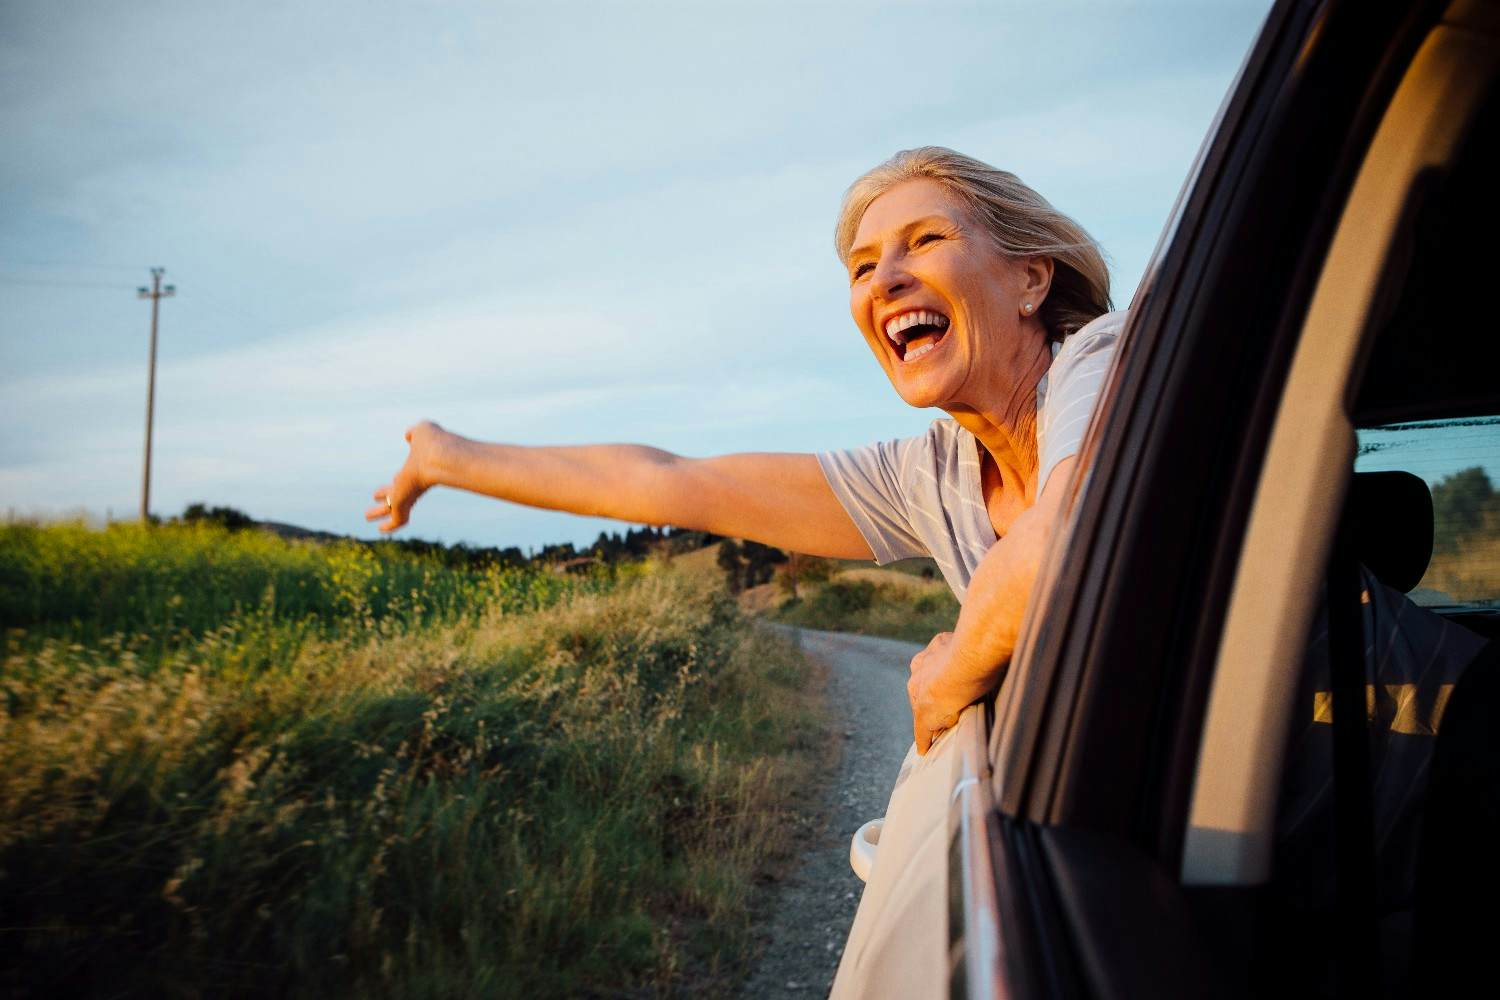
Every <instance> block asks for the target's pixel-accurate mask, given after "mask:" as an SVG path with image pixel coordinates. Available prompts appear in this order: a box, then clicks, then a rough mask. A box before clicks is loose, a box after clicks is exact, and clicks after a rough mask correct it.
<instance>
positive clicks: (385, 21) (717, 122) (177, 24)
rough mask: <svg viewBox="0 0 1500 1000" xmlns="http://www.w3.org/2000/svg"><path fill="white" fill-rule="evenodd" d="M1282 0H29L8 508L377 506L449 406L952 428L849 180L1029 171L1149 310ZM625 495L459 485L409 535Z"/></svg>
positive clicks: (511, 435) (312, 523)
mask: <svg viewBox="0 0 1500 1000" xmlns="http://www.w3.org/2000/svg"><path fill="white" fill-rule="evenodd" d="M1269 6H1270V5H1269V2H1267V0H1255V2H1250V0H1246V2H1237V0H1219V2H1215V0H1200V2H1196V3H1147V2H1138V3H1136V2H1109V3H1104V2H1095V3H1069V2H1049V3H1045V4H1039V3H1012V2H1003V0H992V2H988V3H944V2H936V0H934V2H903V3H880V2H859V3H845V2H833V0H826V2H819V0H811V2H809V0H803V2H799V3H736V2H727V0H724V2H717V3H675V4H656V3H650V2H632V3H595V4H582V3H568V2H558V3H547V4H542V3H526V4H517V3H502V2H490V3H464V2H436V0H428V2H408V3H403V4H395V3H373V2H369V0H361V2H353V0H348V2H344V0H338V2H335V0H328V2H319V3H311V4H308V3H297V4H293V3H280V2H274V0H263V2H260V3H256V4H223V3H217V4H202V3H192V4H190V3H152V2H141V3H136V4H131V5H119V4H111V3H105V2H102V0H100V2H93V3H83V2H80V3H66V4H60V3H54V2H46V0H8V2H7V3H5V4H4V5H0V134H3V135H4V136H5V137H6V140H5V142H4V143H3V144H0V192H3V194H0V198H3V202H4V209H3V211H0V302H3V308H0V421H3V426H4V427H5V428H6V433H5V434H4V435H0V508H3V509H5V510H7V511H9V512H10V513H11V514H12V516H42V517H55V516H66V515H70V514H75V513H83V514H86V515H87V516H90V517H92V518H94V519H104V518H106V517H112V518H114V519H126V518H131V517H134V516H135V515H136V512H137V510H138V507H139V502H140V500H139V498H140V488H141V465H142V450H143V443H144V434H145V427H144V425H145V395H146V373H147V353H148V342H149V319H150V303H149V302H146V301H142V300H140V299H138V298H137V294H136V289H137V288H138V287H139V286H141V285H144V284H149V281H150V277H149V273H148V268H150V267H152V266H161V267H164V268H166V272H167V273H166V279H165V280H166V281H167V282H170V283H172V284H174V285H175V286H176V295H175V297H173V298H170V299H166V300H163V302H162V304H161V320H160V330H159V337H160V341H159V346H158V366H157V383H156V413H155V436H154V444H153V471H152V486H151V490H152V493H151V496H152V504H151V506H152V511H153V512H154V513H156V514H158V515H162V516H171V515H174V514H178V513H180V512H181V511H182V509H183V507H185V506H186V505H187V504H190V503H194V502H202V503H206V504H209V505H225V506H231V507H235V508H238V509H240V510H243V511H245V512H247V513H249V514H250V515H251V516H252V517H255V518H257V519H260V520H273V521H282V522H288V523H293V524H298V525H302V526H304V527H308V528H315V529H320V530H324V531H332V532H336V533H340V534H348V535H353V536H356V537H363V538H374V537H378V532H377V531H376V529H375V527H374V526H373V525H370V524H367V523H366V522H365V521H364V519H363V511H364V509H365V507H366V506H368V505H369V503H370V494H371V492H372V491H373V490H374V489H375V487H377V486H380V485H382V484H384V483H386V482H388V481H389V479H390V478H391V476H392V474H393V473H394V472H395V471H396V469H397V468H399V467H400V465H401V463H402V462H403V461H404V459H405V456H406V450H407V449H406V444H405V442H404V441H403V439H402V434H403V431H404V430H405V429H406V428H407V427H408V426H410V425H411V424H413V423H415V422H416V421H417V420H420V419H423V418H427V419H432V420H436V421H438V422H439V423H441V424H443V425H444V426H445V427H448V428H450V429H452V430H455V431H457V432H459V433H462V434H464V435H466V436H469V437H473V438H478V439H482V440H488V441H505V442H511V443H519V444H537V445H542V444H576V443H586V442H601V441H628V442H637V443H644V444H651V445H655V446H657V447H661V448H666V449H669V450H671V451H675V452H678V453H681V454H686V455H711V454H720V453H725V452H733V451H746V450H754V451H773V450H774V451H782V450H786V451H819V450H824V449H830V448H842V447H852V446H855V445H859V444H863V443H866V442H869V441H873V440H880V439H886V438H894V437H902V436H906V435H910V434H915V433H919V432H920V431H921V430H922V429H924V428H925V427H926V426H927V424H928V423H929V422H930V421H931V420H932V419H934V418H937V417H941V416H942V414H941V413H940V412H937V411H932V410H926V411H918V410H914V409H911V408H909V407H907V406H906V405H905V404H904V403H902V402H901V401H900V399H899V398H897V397H896V395H895V393H894V391H893V390H892V389H891V387H890V384H889V383H888V382H887V381H886V379H885V376H884V375H883V374H882V372H881V370H880V368H879V366H878V365H877V363H876V361H875V359H874V357H873V356H872V355H871V354H870V352H869V349H868V348H867V347H866V346H865V344H864V342H863V340H862V338H861V337H860V335H859V333H858V331H857V329H856V328H855V326H854V324H853V321H852V320H851V319H850V318H849V313H848V281H847V277H846V275H845V273H844V271H843V270H842V268H841V266H840V265H839V263H838V260H837V258H836V257H835V255H834V252H833V249H832V232H833V223H834V216H835V214H836V212H837V208H838V204H839V200H840V198H841V196H842V194H843V191H844V189H845V188H846V187H847V186H848V184H849V183H850V182H851V181H853V180H854V179H855V178H856V177H857V176H858V175H859V174H860V173H862V172H863V171H864V170H866V169H868V168H870V167H872V166H874V165H875V164H877V163H879V162H880V161H882V160H884V159H885V158H887V157H888V156H890V155H891V154H892V153H893V152H895V151H896V150H899V149H903V148H909V147H912V146H919V145H944V146H949V147H952V148H954V149H957V150H960V151H962V152H965V153H968V154H970V155H972V156H976V157H978V158H979V159H982V160H985V161H986V162H989V163H991V164H994V165H995V166H999V167H1003V168H1005V169H1008V170H1011V171H1014V172H1015V173H1017V174H1018V175H1019V176H1020V177H1021V178H1022V179H1023V180H1024V181H1026V182H1027V183H1028V184H1030V185H1031V186H1032V187H1033V188H1035V189H1036V190H1038V191H1039V192H1041V193H1042V194H1043V195H1044V196H1045V197H1046V198H1048V199H1049V200H1050V201H1051V202H1052V203H1053V204H1054V205H1056V206H1057V207H1058V208H1060V209H1061V210H1063V211H1064V212H1066V213H1068V214H1070V215H1072V216H1073V217H1074V218H1075V219H1077V220H1078V221H1079V222H1081V223H1082V224H1083V225H1084V227H1085V228H1086V229H1088V230H1089V231H1090V232H1091V233H1092V234H1093V235H1094V236H1095V237H1096V238H1097V239H1098V240H1099V241H1100V243H1101V244H1102V245H1103V247H1104V250H1105V253H1106V256H1107V258H1108V260H1109V261H1110V263H1111V271H1112V276H1113V284H1114V299H1115V304H1116V306H1117V307H1121V308H1123V307H1125V306H1128V304H1129V302H1130V299H1131V296H1132V294H1133V292H1134V289H1135V287H1136V285H1137V284H1138V283H1139V281H1140V278H1141V275H1142V274H1143V272H1144V270H1145V268H1146V266H1147V262H1148V260H1149V258H1150V255H1151V252H1152V250H1153V248H1154V246H1155V244H1156V241H1157V238H1158V236H1159V235H1160V232H1161V229H1162V227H1163V225H1164V224H1165V222H1166V220H1167V217H1168V215H1169V213H1170V211H1171V208H1172V205H1173V203H1174V201H1175V199H1176V197H1177V195H1178V193H1179V190H1180V189H1181V187H1182V184H1183V182H1184V180H1185V178H1186V176H1187V174H1188V172H1189V170H1190V168H1191V166H1192V163H1193V160H1194V157H1195V155H1196V154H1197V152H1198V149H1199V147H1200V145H1201V144H1202V142H1203V140H1204V137H1205V135H1206V133H1207V131H1208V129H1209V128H1210V125H1211V124H1212V122H1213V119H1214V116H1215V114H1216V112H1217V111H1218V108H1219V106H1220V103H1221V102H1222V100H1223V98H1224V96H1225V94H1226V92H1227V90H1228V89H1229V87H1230V85H1231V83H1232V81H1233V79H1234V76H1235V74H1236V72H1237V71H1238V69H1239V67H1240V65H1241V63H1242V61H1243V59H1244V57H1245V54H1246V52H1247V51H1248V50H1249V47H1250V46H1251V44H1252V42H1253V41H1254V38H1255V35H1256V33H1257V32H1258V31H1259V29H1260V26H1261V24H1262V22H1263V21H1264V19H1265V15H1266V12H1267V10H1268V9H1269ZM623 527H624V526H623V525H617V524H613V523H611V522H605V521H601V520H598V519H591V518H580V517H574V516H572V515H568V514H562V513H556V512H548V511H536V510H530V509H527V508H523V507H519V506H515V505H512V504H508V503H503V502H500V501H496V500H493V499H490V498H485V497H479V496H475V495H472V494H466V493H462V492H459V491H454V490H448V489H437V490H434V491H432V492H431V493H429V494H428V495H427V496H426V497H424V498H423V499H422V500H421V501H420V502H419V503H418V504H417V506H416V507H415V509H414V510H413V513H412V519H411V523H410V524H409V525H408V526H407V527H405V528H403V529H402V530H401V532H399V533H398V536H405V537H413V538H427V539H433V540H438V541H444V542H449V543H452V542H459V541H466V542H468V543H470V544H477V545H502V546H505V545H519V546H521V547H523V548H527V547H539V546H540V545H542V544H545V543H548V542H558V541H573V542H575V543H578V544H585V543H587V542H590V541H592V540H593V538H594V537H595V536H596V535H597V534H598V533H599V531H600V530H601V529H603V528H608V529H617V528H618V529H623Z"/></svg>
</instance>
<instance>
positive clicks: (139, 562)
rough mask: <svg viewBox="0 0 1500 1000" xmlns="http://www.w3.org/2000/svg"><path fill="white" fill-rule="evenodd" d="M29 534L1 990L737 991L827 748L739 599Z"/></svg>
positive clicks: (5, 732)
mask: <svg viewBox="0 0 1500 1000" xmlns="http://www.w3.org/2000/svg"><path fill="white" fill-rule="evenodd" d="M16 527H17V526H7V529H6V530H7V531H8V532H9V533H8V534H5V535H4V536H0V538H3V544H0V566H3V567H4V573H5V580H4V586H5V591H6V596H5V601H6V602H7V603H6V604H5V605H4V606H5V608H6V609H7V611H6V613H7V616H9V615H10V614H11V609H13V608H17V607H19V608H22V609H29V611H28V613H29V614H30V619H29V622H30V626H29V627H25V628H23V627H17V626H15V625H14V624H13V620H12V619H10V618H9V617H7V624H11V625H12V627H11V628H10V630H9V631H8V633H7V637H6V640H5V641H6V648H5V660H4V665H3V671H0V699H3V706H4V709H5V711H4V712H3V713H0V954H3V955H4V956H5V960H4V961H0V991H4V992H6V993H8V994H11V995H19V996H50V995H60V994H68V993H80V992H82V993H98V994H100V995H120V994H126V993H133V994H141V995H156V994H161V995H167V996H194V995H256V996H260V995H266V994H282V993H284V994H290V995H299V996H325V995H339V996H401V997H440V996H517V995H525V996H577V995H652V994H668V995H671V994H676V993H685V992H689V991H691V992H694V993H697V992H707V993H710V994H714V993H719V994H722V993H727V992H730V991H732V988H733V985H734V983H735V977H736V976H737V974H738V973H739V972H740V971H741V970H742V967H743V963H744V962H745V960H746V956H747V955H748V952H749V947H750V935H749V928H750V923H749V919H750V918H749V913H748V910H747V906H746V900H747V899H748V898H750V897H751V896H752V890H753V886H754V881H755V877H756V873H757V871H760V870H763V869H764V867H765V865H766V864H767V863H768V861H769V860H771V859H773V858H775V857H777V856H779V855H780V854H781V853H783V852H785V851H787V850H789V843H788V837H789V833H788V832H787V831H788V830H789V829H790V828H791V827H792V824H791V823H789V822H788V819H789V817H790V816H791V814H792V812H793V809H794V807H793V800H794V796H795V795H796V793H797V791H798V789H799V787H800V785H801V783H802V782H804V781H805V780H806V779H805V775H806V774H808V773H809V771H810V770H811V769H812V768H811V765H810V763H809V762H810V760H811V759H812V757H813V755H814V747H813V744H814V743H815V741H816V739H817V734H818V733H820V732H821V728H822V725H821V719H820V715H819V705H818V703H817V701H816V698H815V696H814V695H813V694H811V693H810V691H809V683H808V674H807V671H806V668H805V665H804V664H803V663H802V661H801V660H800V658H799V656H798V654H797V653H796V651H795V650H794V649H793V648H791V647H790V646H788V645H787V644H786V643H785V642H784V641H783V640H780V639H777V638H776V637H774V636H771V635H768V634H766V633H765V632H763V631H761V630H756V629H754V628H753V627H752V626H751V623H749V622H748V621H747V620H746V619H744V618H743V617H742V616H741V615H740V613H739V612H738V610H737V609H736V607H735V605H734V604H733V602H732V601H731V600H730V599H728V598H727V597H726V596H725V595H723V594H716V593H706V592H704V591H703V589H702V588H701V587H695V586H693V585H691V584H689V583H687V582H685V581H683V580H682V579H680V578H677V577H675V576H672V575H670V574H664V573H659V572H652V571H650V570H638V571H635V572H633V573H629V574H625V578H623V579H619V580H616V581H609V580H604V579H593V580H589V579H582V580H575V579H571V578H565V577H551V575H550V574H547V575H546V577H551V578H550V579H549V578H544V577H542V576H539V575H531V576H527V575H526V574H520V575H512V576H509V577H506V578H504V580H503V581H502V580H500V579H498V578H496V577H493V576H483V577H479V578H465V577H464V575H463V574H456V575H454V576H443V575H442V574H440V573H439V572H438V569H437V568H435V567H434V566H432V565H430V564H423V563H422V562H421V561H420V560H415V561H412V562H410V563H409V564H402V563H399V562H398V561H397V560H396V559H395V558H394V557H390V558H387V557H386V556H385V555H384V554H383V553H380V552H378V551H377V552H376V553H372V554H370V555H368V556H366V555H362V554H359V553H357V552H355V551H353V550H352V549H350V548H349V547H346V546H331V547H319V546H316V545H309V544H307V543H291V542H285V541H282V540H279V539H273V538H266V537H264V536H255V535H248V534H244V533H241V534H236V535H233V536H231V535H228V534H225V533H219V534H212V533H207V534H193V533H185V532H179V531H177V530H176V529H173V530H170V531H163V530H161V529H157V530H156V531H146V530H142V529H135V532H136V533H135V534H131V533H130V532H128V531H124V530H121V529H118V528H117V529H112V530H111V531H109V532H103V533H93V534H92V535H90V534H89V533H87V531H86V529H81V528H78V527H76V526H61V527H49V528H31V529H25V530H14V529H16ZM197 530H203V529H197ZM52 532H56V534H55V535H52V536H51V537H49V533H52ZM39 554H45V558H43V556H42V555H39ZM48 560H50V562H49V561H48ZM372 561H373V562H372ZM325 563H329V564H331V565H325ZM372 565H373V566H374V568H373V569H372V568H371V566H372ZM18 566H21V567H33V568H34V571H23V572H21V573H19V574H17V571H16V567H18ZM351 567H355V569H352V570H351ZM358 567H364V568H362V569H360V568H358ZM351 572H357V573H366V574H368V575H366V576H365V577H363V580H364V582H363V583H359V582H354V583H351V582H349V581H350V579H351V578H350V576H349V575H348V574H349V573H351ZM198 573H206V574H209V575H212V576H213V578H214V579H215V580H216V581H217V582H216V584H215V585H214V587H213V588H209V587H205V586H201V585H196V586H195V585H193V581H194V580H196V579H198V577H197V576H196V575H195V574H198ZM391 576H394V577H395V578H396V579H397V580H398V581H399V583H393V582H392V581H391V579H390V577H391ZM89 580H92V581H93V582H94V585H95V587H96V588H97V589H99V590H101V591H102V590H108V591H109V593H110V594H111V597H110V600H108V601H104V602H101V603H100V604H99V606H98V607H97V608H93V607H91V606H90V604H89V602H88V601H87V599H86V598H85V597H82V596H78V595H80V594H83V593H86V592H87V587H86V585H85V582H86V581H89ZM268 580H271V581H274V591H273V587H272V585H271V584H269V583H268V582H267V581H268ZM416 580H425V581H428V582H429V583H430V584H431V586H432V590H431V591H428V590H422V589H421V588H420V587H418V586H413V587H412V588H411V589H417V590H418V593H417V595H416V596H415V597H410V596H409V594H408V593H407V589H406V588H407V585H408V584H411V583H412V582H413V581H416ZM80 581H85V582H80ZM101 581H106V583H101ZM289 581H290V582H291V583H292V584H293V586H287V584H288V582H289ZM211 590H217V591H219V592H210V591H211ZM257 593H259V594H260V599H259V600H258V601H257V600H255V598H254V596H253V595H256V594H257ZM38 594H42V595H46V594H55V595H62V596H60V597H58V598H57V604H56V606H55V607H56V608H61V609H63V611H62V612H58V611H57V610H55V608H54V605H53V604H52V603H50V599H44V600H40V601H39V600H38V598H37V595H38ZM229 594H233V595H236V597H235V600H233V601H230V602H229V604H228V605H227V607H228V610H227V611H226V610H224V608H225V607H226V604H225V603H224V601H225V599H226V596H227V595H229ZM288 594H294V595H296V596H295V600H294V599H292V598H290V597H288V596H287V595H288ZM70 595H71V596H70ZM268 595H269V596H268ZM173 597H180V601H179V602H178V603H177V605H176V607H175V609H173V611H172V612H171V614H172V615H175V616H176V617H171V618H169V617H167V615H168V612H167V610H166V609H164V608H161V607H159V604H161V603H162V602H167V601H171V600H172V599H173ZM396 597H400V598H401V600H397V599H396ZM69 601H71V602H72V603H69ZM126 609H136V611H139V612H140V613H142V614H143V615H144V616H145V617H146V618H147V619H148V620H151V621H155V622H158V623H160V624H159V625H158V626H157V628H160V629H168V630H169V631H168V632H167V633H166V634H167V636H168V637H169V638H168V639H167V640H163V638H162V635H161V633H159V632H153V631H148V630H143V629H141V628H139V627H135V628H127V629H124V630H118V631H111V629H112V628H116V627H117V626H118V625H119V624H120V623H121V622H122V621H124V620H126V619H128V617H129V614H130V613H132V612H130V611H128V610H126ZM216 615H217V616H218V617H217V618H216V617H215V616H216ZM153 616H155V617H153Z"/></svg>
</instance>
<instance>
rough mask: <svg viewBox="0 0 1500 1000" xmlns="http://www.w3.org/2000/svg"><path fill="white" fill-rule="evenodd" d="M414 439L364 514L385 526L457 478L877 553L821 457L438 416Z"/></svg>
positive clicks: (720, 530)
mask: <svg viewBox="0 0 1500 1000" xmlns="http://www.w3.org/2000/svg"><path fill="white" fill-rule="evenodd" d="M406 440H407V442H408V443H409V444H410V445H411V450H410V452H409V454H408V455H407V459H406V464H405V465H403V466H402V467H401V469H400V470H399V471H398V472H397V473H396V475H395V477H394V478H393V479H392V480H391V482H390V483H389V484H387V485H385V486H382V487H380V488H379V489H377V490H376V491H375V499H376V500H377V501H381V503H380V504H379V505H378V506H375V507H371V508H370V509H369V510H367V511H366V512H365V519H366V520H369V521H375V520H381V519H382V518H383V519H384V521H383V523H382V524H381V525H380V530H381V531H382V532H390V531H395V530H396V529H397V528H399V527H401V526H402V525H404V524H406V523H407V521H408V519H409V518H410V515H411V508H412V505H413V504H415V503H416V502H417V499H418V498H419V497H421V496H422V494H423V493H425V492H426V491H427V490H429V489H431V488H432V487H433V486H449V487H453V488H455V489H461V490H468V491H469V492H472V493H480V494H483V495H485V496H491V497H496V498H498V499H501V500H509V501H512V502H514V503H520V504H526V505H527V506H530V507H543V508H546V509H548V510H562V511H568V512H570V513H573V514H587V515H592V516H596V517H609V518H615V519H616V520H621V521H629V522H632V523H636V524H652V525H665V524H670V525H674V526H676V527H679V528H687V529H690V530H698V531H710V532H713V533H714V534H717V535H728V536H731V537H735V538H750V539H754V540H755V541H758V542H762V543H764V544H766V545H774V546H776V547H778V548H783V549H790V550H792V551H796V552H805V553H807V554H809V555H820V556H830V557H833V558H841V559H871V558H873V554H872V553H871V551H870V546H869V543H867V542H866V541H865V540H864V537H863V536H862V535H860V533H859V529H858V528H856V527H855V525H854V522H853V521H852V520H850V518H849V515H848V514H847V513H845V512H844V508H843V505H842V504H840V503H839V500H838V498H837V497H836V496H834V493H833V490H832V489H831V488H830V487H829V485H828V481H827V479H826V478H824V476H823V471H822V469H821V468H820V467H819V466H818V460H817V458H816V457H815V456H813V455H809V454H773V453H746V454H737V455H720V456H716V457H713V458H684V457H682V456H680V455H674V454H672V453H671V452H667V451H662V450H660V449H658V448H648V447H645V446H642V445H629V444H601V445H576V446H570V447H523V446H520V445H509V444H488V443H485V442H482V441H473V440H470V439H468V438H464V437H460V436H459V435H457V434H453V433H451V432H449V431H446V430H444V429H443V428H442V427H439V426H438V425H437V424H435V423H432V422H431V421H423V422H422V423H419V424H417V425H415V426H414V427H412V428H411V429H410V430H408V431H407V432H406ZM387 498H389V500H390V506H389V508H388V507H387V506H386V504H385V503H384V501H385V500H386V499H387Z"/></svg>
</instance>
